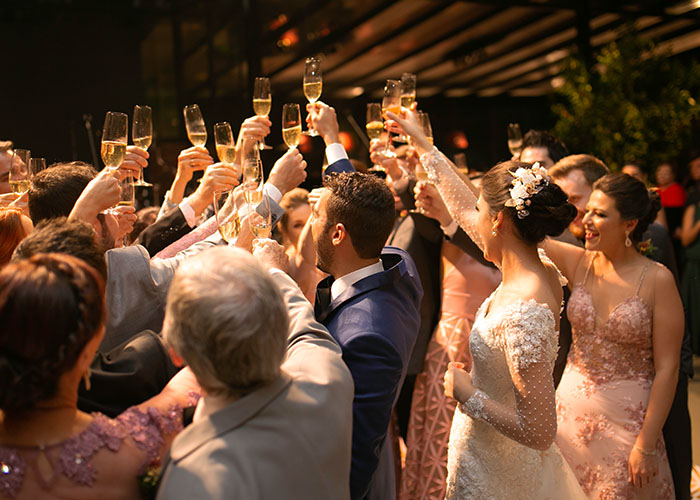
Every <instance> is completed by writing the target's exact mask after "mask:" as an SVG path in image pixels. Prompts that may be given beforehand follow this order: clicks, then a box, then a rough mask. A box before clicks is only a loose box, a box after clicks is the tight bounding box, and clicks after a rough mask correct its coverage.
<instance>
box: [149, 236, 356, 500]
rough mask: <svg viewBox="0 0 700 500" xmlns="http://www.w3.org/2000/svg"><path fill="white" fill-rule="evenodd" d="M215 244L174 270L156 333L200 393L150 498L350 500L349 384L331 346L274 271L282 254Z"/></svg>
mask: <svg viewBox="0 0 700 500" xmlns="http://www.w3.org/2000/svg"><path fill="white" fill-rule="evenodd" d="M255 254H256V256H257V257H258V259H259V260H260V261H261V262H262V263H264V264H266V266H267V268H268V269H265V267H264V266H263V264H261V262H259V261H258V260H256V258H254V257H252V256H251V255H250V254H248V253H246V252H244V251H242V250H239V249H231V248H224V247H219V248H216V249H212V250H207V251H205V252H202V253H201V254H200V255H198V256H195V257H192V258H191V259H188V260H186V261H185V262H183V263H182V265H181V266H180V267H179V269H178V270H177V272H176V274H175V278H174V280H173V282H172V284H171V286H170V291H169V293H168V301H167V306H166V315H165V324H164V331H163V334H164V337H165V339H166V342H168V344H170V345H171V346H172V348H173V350H174V351H175V353H177V354H178V355H179V356H181V357H182V358H183V359H184V360H185V361H186V362H187V364H188V365H189V367H190V368H191V369H192V371H193V372H194V374H195V376H196V377H197V380H198V381H199V383H200V385H201V386H202V390H203V396H202V398H201V399H200V401H199V404H198V405H197V409H196V411H195V414H194V422H193V423H192V424H191V425H190V426H189V427H187V428H186V429H185V430H184V431H183V432H182V433H181V434H180V435H178V436H177V438H175V441H174V442H173V445H172V447H171V449H170V454H169V459H168V460H166V465H165V467H164V473H163V479H162V482H161V486H160V490H159V492H158V497H157V498H159V499H169V500H170V499H180V498H181V499H188V500H189V499H191V498H227V499H228V498H230V499H235V498H241V499H267V498H270V499H271V498H285V499H299V500H302V499H303V500H307V499H319V500H328V499H334V500H335V499H340V500H343V499H348V498H349V497H350V492H349V484H348V477H349V474H350V450H351V430H352V400H353V385H352V378H351V377H350V372H349V371H348V369H347V367H346V366H345V363H344V362H343V360H342V358H341V351H340V347H339V346H338V344H337V343H336V342H335V340H333V337H331V335H330V334H329V333H328V331H327V330H326V329H325V328H324V327H323V326H322V325H321V324H320V323H318V322H317V321H315V319H314V312H313V308H312V307H311V304H309V302H308V301H307V300H306V298H305V297H304V295H303V294H302V292H301V290H299V288H298V286H297V285H296V284H295V283H294V281H293V280H292V279H291V278H290V277H289V276H287V275H286V274H285V273H284V272H283V271H281V270H280V269H282V268H284V267H285V266H286V257H285V254H284V250H283V249H282V247H281V246H279V245H278V244H277V243H275V242H272V241H271V240H266V241H265V242H263V243H258V244H257V247H256V250H255Z"/></svg>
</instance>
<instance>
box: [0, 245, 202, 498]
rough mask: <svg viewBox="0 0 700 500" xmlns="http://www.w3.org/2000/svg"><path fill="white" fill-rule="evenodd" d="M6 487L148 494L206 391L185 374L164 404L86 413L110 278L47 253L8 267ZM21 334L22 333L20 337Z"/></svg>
mask: <svg viewBox="0 0 700 500" xmlns="http://www.w3.org/2000/svg"><path fill="white" fill-rule="evenodd" d="M0 290H2V294H1V295H0V385H1V386H2V387H1V390H0V409H1V410H2V421H0V463H2V464H3V471H2V472H3V475H2V480H1V482H0V486H1V491H2V493H3V495H4V496H9V497H11V498H19V499H35V498H46V499H51V498H88V497H89V498H123V499H133V498H137V497H138V496H139V482H138V480H137V478H138V476H139V475H141V474H143V473H144V472H145V469H146V467H147V466H149V465H157V464H158V463H159V461H160V459H161V458H162V457H163V455H164V454H165V451H166V449H167V447H168V444H169V442H170V440H171V439H172V438H173V437H174V434H175V433H176V432H177V431H178V430H179V429H181V428H182V423H181V422H182V414H181V411H180V410H179V408H180V407H181V406H182V405H187V404H190V396H189V394H190V393H191V392H192V391H193V390H197V385H196V383H195V381H194V378H193V377H192V376H191V372H189V371H188V370H184V371H183V372H181V374H180V375H179V376H178V377H176V378H175V379H173V380H172V381H171V383H170V385H169V386H168V387H167V388H166V389H165V390H164V391H163V392H162V393H161V394H160V395H159V396H156V397H155V398H153V399H151V400H149V401H147V402H145V403H144V404H142V405H140V406H138V407H133V408H131V409H129V410H127V411H126V412H125V413H124V414H122V415H120V416H119V417H118V418H116V419H110V418H108V417H106V416H105V415H102V414H99V413H93V414H88V413H83V412H81V411H79V410H78V409H77V407H76V402H77V394H78V386H79V385H80V384H84V385H85V386H86V388H89V387H90V372H89V366H90V363H91V362H92V359H93V356H94V354H95V351H96V350H97V346H98V345H99V343H100V340H101V337H102V335H103V334H104V322H105V317H106V310H105V304H104V281H103V280H102V278H101V276H100V275H99V274H98V273H97V272H96V271H95V270H94V269H92V268H91V267H90V266H88V265H87V264H85V263H83V262H82V261H80V260H78V259H76V258H74V257H70V256H67V255H60V254H42V255H36V256H34V257H31V258H30V259H27V260H22V261H18V262H12V263H10V264H9V265H8V266H6V267H5V268H4V269H3V270H2V271H0ZM17 332H21V333H22V335H17Z"/></svg>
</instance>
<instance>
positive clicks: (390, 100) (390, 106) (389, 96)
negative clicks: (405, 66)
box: [382, 80, 401, 156]
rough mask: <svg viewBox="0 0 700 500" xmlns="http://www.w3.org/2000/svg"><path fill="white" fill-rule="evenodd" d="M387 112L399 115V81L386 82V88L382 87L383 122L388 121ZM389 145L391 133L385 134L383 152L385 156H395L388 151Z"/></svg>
mask: <svg viewBox="0 0 700 500" xmlns="http://www.w3.org/2000/svg"><path fill="white" fill-rule="evenodd" d="M387 111H391V112H392V113H394V114H396V115H398V114H400V113H401V82H400V81H399V80H387V81H386V86H385V87H384V98H383V99H382V114H383V115H384V120H388V119H389V117H388V116H387V114H386V113H387ZM390 144H391V132H389V133H387V141H386V149H385V152H384V155H385V156H396V155H395V154H394V152H393V151H391V150H390V149H389V145H390Z"/></svg>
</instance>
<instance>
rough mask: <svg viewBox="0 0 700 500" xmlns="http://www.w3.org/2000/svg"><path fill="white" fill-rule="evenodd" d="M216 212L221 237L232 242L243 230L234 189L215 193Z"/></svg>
mask: <svg viewBox="0 0 700 500" xmlns="http://www.w3.org/2000/svg"><path fill="white" fill-rule="evenodd" d="M214 214H215V216H216V225H217V226H218V228H219V233H220V234H221V237H222V238H223V239H224V241H226V242H227V243H231V242H232V241H234V240H235V239H236V238H237V237H238V233H239V232H240V230H241V223H240V220H239V219H238V207H237V206H236V200H235V196H234V193H233V189H231V190H230V191H226V192H224V193H214Z"/></svg>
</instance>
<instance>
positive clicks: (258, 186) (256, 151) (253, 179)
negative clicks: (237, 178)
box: [241, 139, 263, 200]
mask: <svg viewBox="0 0 700 500" xmlns="http://www.w3.org/2000/svg"><path fill="white" fill-rule="evenodd" d="M241 148H242V163H243V182H242V184H243V190H244V195H245V198H246V200H248V199H249V198H251V197H255V196H257V195H255V194H254V192H255V191H258V190H262V184H263V172H262V162H261V161H260V148H259V147H258V141H256V140H255V139H245V140H243V142H242V145H241ZM261 192H262V191H261Z"/></svg>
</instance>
